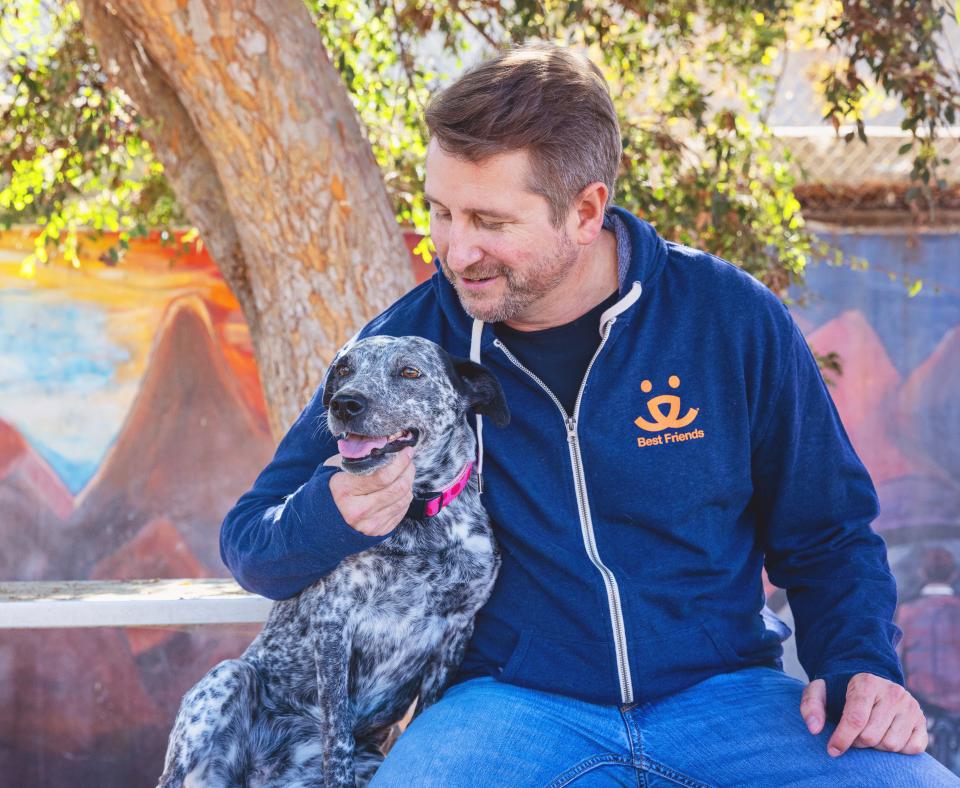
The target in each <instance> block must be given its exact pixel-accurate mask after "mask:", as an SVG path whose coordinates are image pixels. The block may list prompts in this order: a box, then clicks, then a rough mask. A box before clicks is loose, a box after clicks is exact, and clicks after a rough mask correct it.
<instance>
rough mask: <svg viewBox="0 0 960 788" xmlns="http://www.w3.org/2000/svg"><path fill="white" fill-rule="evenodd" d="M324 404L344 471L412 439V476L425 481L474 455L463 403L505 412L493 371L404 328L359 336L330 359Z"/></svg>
mask: <svg viewBox="0 0 960 788" xmlns="http://www.w3.org/2000/svg"><path fill="white" fill-rule="evenodd" d="M323 405H324V407H326V408H327V424H328V426H329V427H330V432H331V433H332V434H333V435H334V436H335V437H337V438H338V441H337V445H338V447H339V449H340V456H341V458H342V467H343V469H344V470H345V471H349V472H351V473H369V472H371V471H373V470H375V469H376V468H379V467H380V466H381V465H384V464H385V463H387V462H389V461H390V455H391V454H392V453H394V452H397V451H400V450H401V449H403V448H404V447H405V446H416V447H417V449H416V454H415V459H414V465H415V466H416V469H417V482H418V483H420V484H425V485H428V486H429V485H430V484H435V483H437V482H438V481H443V480H444V478H445V476H446V475H449V473H455V472H456V471H457V470H459V468H461V467H462V466H463V465H464V464H465V463H466V462H467V461H469V460H472V459H473V458H474V457H473V455H474V452H475V441H474V438H473V433H472V431H471V430H470V428H469V425H468V424H467V421H466V414H467V412H468V411H471V410H472V411H474V412H475V413H479V414H481V415H483V416H486V417H487V418H489V419H490V420H491V421H492V422H493V423H494V424H495V425H497V426H505V425H506V424H507V423H508V422H509V420H510V414H509V411H508V410H507V404H506V401H505V400H504V397H503V391H502V389H501V388H500V384H499V382H498V381H497V379H496V378H495V377H494V376H493V374H491V373H490V372H489V371H488V370H486V369H485V368H484V367H482V366H480V365H479V364H475V363H473V362H472V361H467V360H465V359H460V358H456V357H454V356H451V355H449V354H448V353H447V352H446V351H444V350H443V348H441V347H440V346H439V345H437V344H435V343H433V342H431V341H429V340H427V339H422V338H420V337H409V336H408V337H379V336H378V337H369V338H367V339H362V340H360V341H359V342H357V343H355V344H354V345H352V346H351V347H350V348H349V349H348V350H346V351H345V352H343V353H342V354H341V355H340V356H338V357H337V358H336V359H334V362H333V364H331V365H330V369H329V370H328V371H327V376H326V379H325V381H324V384H323ZM434 477H435V478H434Z"/></svg>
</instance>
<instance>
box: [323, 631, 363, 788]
mask: <svg viewBox="0 0 960 788" xmlns="http://www.w3.org/2000/svg"><path fill="white" fill-rule="evenodd" d="M344 630H345V627H344V621H343V619H339V620H337V619H334V618H326V619H322V620H316V621H315V622H314V626H313V631H314V632H315V633H316V635H315V641H314V655H315V657H316V661H317V703H318V705H319V716H320V720H321V726H320V727H321V730H320V740H321V743H322V745H323V773H324V778H325V785H326V788H354V786H355V785H356V777H355V772H354V766H353V753H354V739H353V712H352V709H351V708H350V703H349V698H348V696H347V678H348V672H349V663H350V648H351V638H350V637H349V636H348V635H347V633H346V632H345V631H344Z"/></svg>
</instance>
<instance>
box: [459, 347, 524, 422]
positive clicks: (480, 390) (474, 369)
mask: <svg viewBox="0 0 960 788" xmlns="http://www.w3.org/2000/svg"><path fill="white" fill-rule="evenodd" d="M450 361H451V365H452V369H451V375H450V377H451V379H452V380H453V385H454V386H456V388H457V390H458V391H459V392H460V393H461V394H463V397H464V399H466V401H467V406H468V407H469V408H470V410H472V411H474V413H479V414H480V415H481V416H486V417H487V418H489V419H490V421H492V422H493V423H494V424H495V425H496V426H497V427H506V426H507V425H508V424H509V423H510V410H509V409H508V408H507V400H506V398H505V397H504V396H503V389H502V388H500V381H499V380H497V379H496V377H494V375H493V373H492V372H490V371H489V370H488V369H487V368H486V367H483V366H481V365H480V364H476V363H474V362H473V361H468V360H467V359H465V358H454V357H452V356H451V358H450Z"/></svg>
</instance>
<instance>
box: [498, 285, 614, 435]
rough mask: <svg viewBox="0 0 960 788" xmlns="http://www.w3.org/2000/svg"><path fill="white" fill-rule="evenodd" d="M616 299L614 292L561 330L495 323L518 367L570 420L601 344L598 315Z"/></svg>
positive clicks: (559, 327)
mask: <svg viewBox="0 0 960 788" xmlns="http://www.w3.org/2000/svg"><path fill="white" fill-rule="evenodd" d="M618 298H619V293H618V292H617V291H616V290H614V291H613V292H612V293H611V294H610V295H609V296H607V298H606V300H604V301H603V303H600V304H597V306H595V307H594V308H593V309H591V310H590V311H589V312H587V313H586V314H585V315H581V316H580V317H578V318H577V319H576V320H574V321H572V322H570V323H564V324H563V325H562V326H554V327H553V328H545V329H543V330H542V331H518V330H517V329H515V328H510V326H508V325H507V324H506V323H495V324H494V326H493V331H494V333H495V334H496V335H497V337H499V339H500V341H501V342H503V344H505V345H506V346H507V347H508V348H509V349H510V352H511V353H513V355H515V356H516V357H517V358H518V359H519V361H520V363H521V364H523V365H524V366H525V367H526V368H527V369H529V370H530V371H531V372H532V373H533V374H534V375H536V376H537V377H538V378H540V380H542V381H543V382H544V383H545V384H546V386H547V388H548V389H550V391H552V392H553V393H554V394H556V396H557V399H559V400H560V402H561V403H562V404H563V407H564V409H565V410H566V411H567V415H568V416H572V415H573V407H574V405H575V404H576V401H577V393H578V392H579V391H580V384H581V383H582V382H583V376H584V375H585V374H586V371H587V366H588V365H589V364H590V359H591V358H593V354H594V353H595V352H596V350H597V347H598V346H599V344H600V315H602V314H603V313H604V312H605V311H606V310H608V309H609V308H610V307H611V306H613V305H614V304H615V303H616V302H617V299H618Z"/></svg>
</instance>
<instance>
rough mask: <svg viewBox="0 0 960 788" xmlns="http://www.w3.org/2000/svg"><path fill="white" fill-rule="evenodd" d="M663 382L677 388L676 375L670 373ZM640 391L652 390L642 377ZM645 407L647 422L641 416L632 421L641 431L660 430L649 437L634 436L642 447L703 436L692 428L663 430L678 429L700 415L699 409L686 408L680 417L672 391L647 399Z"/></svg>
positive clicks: (648, 391)
mask: <svg viewBox="0 0 960 788" xmlns="http://www.w3.org/2000/svg"><path fill="white" fill-rule="evenodd" d="M667 385H668V386H670V388H672V389H678V388H680V378H679V377H677V376H676V375H671V376H670V377H669V378H668V379H667ZM640 390H641V391H642V392H643V393H644V394H649V393H650V392H651V391H653V383H651V382H650V381H649V380H644V381H643V382H642V383H641V384H640ZM647 410H648V411H649V413H650V418H651V420H650V421H648V420H647V419H645V418H644V417H643V416H638V417H637V418H636V419H634V421H633V423H634V424H636V425H637V426H638V427H639V428H640V429H642V430H644V431H645V432H654V433H660V434H658V435H657V436H656V437H653V438H645V437H643V436H641V437H639V438H637V445H638V446H640V447H641V448H642V447H644V446H663V445H664V444H667V443H681V442H683V441H688V440H697V439H698V438H702V437H703V434H704V433H703V430H701V429H694V430H690V431H688V432H667V430H681V429H683V428H684V427H686V426H688V425H690V424H692V423H693V422H694V421H695V420H696V418H697V416H698V415H699V414H700V409H699V408H689V409H688V410H687V412H686V413H684V414H683V415H682V416H681V415H680V411H681V410H682V406H681V404H680V397H679V396H677V395H676V394H660V395H659V396H656V397H651V398H650V399H648V400H647Z"/></svg>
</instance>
